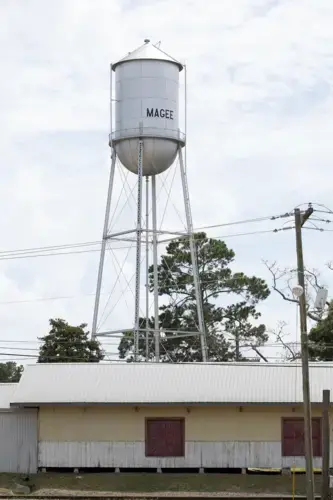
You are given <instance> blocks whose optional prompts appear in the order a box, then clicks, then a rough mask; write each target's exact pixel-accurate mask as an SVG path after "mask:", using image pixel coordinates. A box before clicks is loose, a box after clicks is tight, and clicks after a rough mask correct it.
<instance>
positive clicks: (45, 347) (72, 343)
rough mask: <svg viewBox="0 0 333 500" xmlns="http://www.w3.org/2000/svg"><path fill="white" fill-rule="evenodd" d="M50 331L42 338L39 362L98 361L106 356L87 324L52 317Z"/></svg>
mask: <svg viewBox="0 0 333 500" xmlns="http://www.w3.org/2000/svg"><path fill="white" fill-rule="evenodd" d="M50 326H51V329H50V332H49V333H48V334H47V335H45V337H42V338H40V339H39V340H41V341H42V342H43V344H42V345H41V347H40V349H39V357H38V361H37V362H38V363H76V362H77V363H96V362H99V361H101V360H102V359H103V358H104V354H103V351H102V350H101V346H100V344H99V342H97V341H96V340H90V339H89V332H86V331H85V329H86V327H87V325H86V324H82V325H79V326H71V325H69V324H68V323H67V322H66V321H64V320H63V319H50Z"/></svg>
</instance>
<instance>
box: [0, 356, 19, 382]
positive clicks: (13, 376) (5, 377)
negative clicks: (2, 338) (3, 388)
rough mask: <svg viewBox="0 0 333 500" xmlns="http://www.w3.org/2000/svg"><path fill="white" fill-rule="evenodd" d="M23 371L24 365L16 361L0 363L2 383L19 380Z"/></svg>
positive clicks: (0, 380) (0, 379)
mask: <svg viewBox="0 0 333 500" xmlns="http://www.w3.org/2000/svg"><path fill="white" fill-rule="evenodd" d="M22 372H23V366H22V365H18V364H17V363H14V361H7V362H6V363H0V383H1V384H3V383H6V382H8V383H10V382H12V383H13V382H19V380H20V378H21V375H22Z"/></svg>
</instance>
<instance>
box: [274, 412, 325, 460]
mask: <svg viewBox="0 0 333 500" xmlns="http://www.w3.org/2000/svg"><path fill="white" fill-rule="evenodd" d="M312 446H313V456H315V457H321V419H320V418H313V419H312ZM282 455H283V456H284V457H304V455H305V452H304V420H303V419H302V418H285V419H283V421H282Z"/></svg>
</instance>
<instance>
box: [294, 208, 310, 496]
mask: <svg viewBox="0 0 333 500" xmlns="http://www.w3.org/2000/svg"><path fill="white" fill-rule="evenodd" d="M312 213H313V208H312V206H311V205H310V206H309V208H308V209H307V210H305V211H304V212H301V211H300V209H299V208H295V213H294V214H295V230H296V252H297V275H298V285H299V286H300V287H301V289H302V293H301V295H300V296H299V299H298V301H299V311H300V327H301V356H302V382H303V405H304V448H305V463H306V496H307V500H314V498H315V494H314V476H313V448H312V419H311V400H310V377H309V346H308V333H307V307H306V290H305V279H304V260H303V245H302V227H303V225H304V224H305V222H306V221H307V220H308V219H309V217H310V216H311V215H312Z"/></svg>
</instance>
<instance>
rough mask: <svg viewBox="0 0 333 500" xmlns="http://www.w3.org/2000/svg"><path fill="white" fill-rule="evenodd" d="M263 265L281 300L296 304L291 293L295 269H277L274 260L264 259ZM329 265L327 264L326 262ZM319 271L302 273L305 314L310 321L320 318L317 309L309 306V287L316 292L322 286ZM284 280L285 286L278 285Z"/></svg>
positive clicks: (310, 298) (311, 295)
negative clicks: (270, 261) (304, 287)
mask: <svg viewBox="0 0 333 500" xmlns="http://www.w3.org/2000/svg"><path fill="white" fill-rule="evenodd" d="M264 265H265V266H266V268H267V269H268V271H269V272H270V274H271V276H272V288H273V290H274V291H275V292H277V293H278V294H279V295H280V297H282V298H283V300H286V301H287V302H292V303H294V304H298V300H297V299H295V298H293V294H292V287H293V285H292V283H293V282H295V280H296V279H297V270H296V269H293V268H286V269H282V270H281V269H279V267H278V266H277V264H276V262H273V264H269V263H268V262H267V261H264ZM328 267H329V264H328ZM332 270H333V264H332ZM319 276H320V274H319V271H317V270H316V269H312V270H309V269H306V270H305V273H304V278H305V283H306V290H305V293H306V296H307V297H306V302H307V306H308V307H307V308H308V311H307V314H308V317H309V318H310V319H311V320H312V321H316V322H318V321H319V320H320V319H322V315H320V314H318V311H316V310H315V311H314V310H313V308H311V305H313V303H314V299H313V294H311V289H312V290H313V292H315V293H316V294H317V292H318V290H319V289H321V288H323V286H322V285H321V284H320V282H319ZM281 281H282V283H283V282H284V283H285V287H284V288H283V287H280V286H279V283H281ZM326 306H329V302H326Z"/></svg>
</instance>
